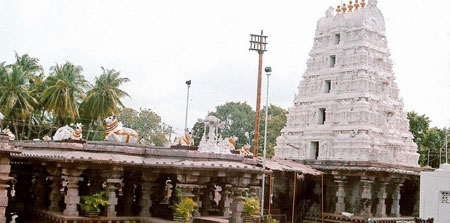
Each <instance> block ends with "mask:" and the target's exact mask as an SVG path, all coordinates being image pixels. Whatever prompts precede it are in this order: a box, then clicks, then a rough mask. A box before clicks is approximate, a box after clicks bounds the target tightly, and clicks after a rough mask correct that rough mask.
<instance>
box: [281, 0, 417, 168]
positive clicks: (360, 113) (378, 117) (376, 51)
mask: <svg viewBox="0 0 450 223" xmlns="http://www.w3.org/2000/svg"><path fill="white" fill-rule="evenodd" d="M356 2H357V1H356ZM355 6H356V5H352V8H353V10H351V11H350V7H348V8H347V7H345V5H344V6H343V7H342V8H341V7H338V9H337V10H336V11H337V13H336V14H335V13H334V11H335V10H334V9H333V8H331V7H330V9H329V10H328V11H327V12H326V17H324V18H321V19H319V21H318V23H317V29H316V34H315V37H314V46H313V48H312V50H311V52H310V54H309V55H310V58H309V59H308V61H307V69H306V71H305V73H304V74H303V79H302V80H301V81H300V85H299V87H298V94H297V95H296V96H295V99H294V106H293V107H291V108H289V114H288V118H287V125H286V127H285V128H284V129H283V130H282V134H281V136H280V137H278V138H277V146H276V147H275V156H276V157H278V158H282V159H295V160H314V159H316V160H343V161H370V162H379V163H384V164H395V165H400V166H410V167H418V158H419V154H418V153H417V145H416V144H415V143H414V142H413V141H412V134H411V133H410V132H409V122H408V119H407V115H406V112H405V111H404V110H403V102H402V99H401V98H399V89H398V87H397V84H396V83H395V76H394V72H393V70H392V60H391V59H390V52H389V49H388V47H387V40H386V35H385V23H384V17H383V14H382V13H381V11H380V10H379V9H378V8H377V1H376V0H371V1H370V2H369V3H368V4H367V5H361V4H359V5H358V6H359V7H358V8H357V9H355V8H356V7H355ZM362 6H365V7H362ZM344 7H345V8H344ZM344 9H345V10H344Z"/></svg>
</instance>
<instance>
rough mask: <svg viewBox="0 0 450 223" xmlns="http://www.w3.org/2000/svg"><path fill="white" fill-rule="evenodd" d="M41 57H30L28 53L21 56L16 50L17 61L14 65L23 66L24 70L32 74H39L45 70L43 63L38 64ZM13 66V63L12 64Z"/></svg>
mask: <svg viewBox="0 0 450 223" xmlns="http://www.w3.org/2000/svg"><path fill="white" fill-rule="evenodd" d="M38 62H39V59H37V58H34V57H30V56H28V54H24V55H22V56H19V55H18V54H17V52H16V63H15V64H13V65H18V66H21V67H22V69H23V71H25V72H29V74H31V75H33V76H34V75H37V73H42V72H44V69H43V68H42V66H41V65H39V64H38ZM10 66H12V65H10Z"/></svg>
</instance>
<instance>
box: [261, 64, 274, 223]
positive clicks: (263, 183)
mask: <svg viewBox="0 0 450 223" xmlns="http://www.w3.org/2000/svg"><path fill="white" fill-rule="evenodd" d="M264 70H265V71H266V75H267V90H266V118H265V120H266V121H265V122H264V152H263V170H266V148H267V116H268V114H269V77H270V74H271V72H272V68H271V67H266V68H265V69H264ZM265 186H266V174H264V173H263V175H262V188H261V193H262V194H261V216H263V215H264V187H265ZM269 202H270V192H269ZM268 215H270V213H268Z"/></svg>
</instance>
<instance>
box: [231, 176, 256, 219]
mask: <svg viewBox="0 0 450 223" xmlns="http://www.w3.org/2000/svg"><path fill="white" fill-rule="evenodd" d="M250 179H251V174H249V173H242V174H241V176H237V177H231V178H230V177H229V178H228V182H229V183H231V184H232V185H233V202H231V205H230V209H231V218H230V223H242V211H243V206H242V200H243V198H244V197H242V192H244V191H245V190H247V185H248V184H249V183H250Z"/></svg>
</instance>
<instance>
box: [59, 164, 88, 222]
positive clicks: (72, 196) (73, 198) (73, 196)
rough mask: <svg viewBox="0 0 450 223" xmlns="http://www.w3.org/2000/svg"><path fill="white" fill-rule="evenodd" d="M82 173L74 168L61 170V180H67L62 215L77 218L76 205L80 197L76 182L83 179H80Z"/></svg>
mask: <svg viewBox="0 0 450 223" xmlns="http://www.w3.org/2000/svg"><path fill="white" fill-rule="evenodd" d="M82 173H83V170H82V169H77V168H76V167H64V168H63V169H62V174H63V177H62V178H63V179H65V180H67V194H66V195H65V196H64V203H65V204H66V209H64V211H63V215H66V216H79V213H78V204H79V203H80V196H79V194H78V182H80V181H82V180H83V177H80V176H81V174H82Z"/></svg>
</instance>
